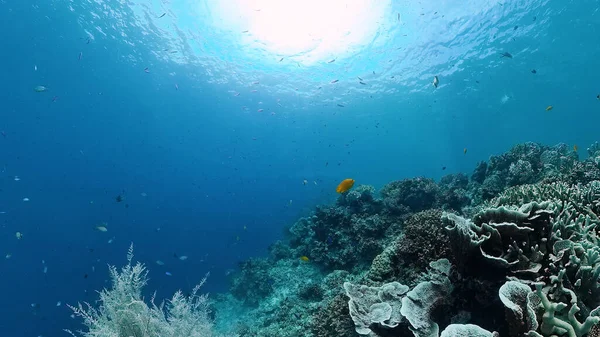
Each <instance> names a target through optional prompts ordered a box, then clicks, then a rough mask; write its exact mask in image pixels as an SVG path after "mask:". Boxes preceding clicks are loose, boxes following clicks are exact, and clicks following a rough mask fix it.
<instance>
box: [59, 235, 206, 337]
mask: <svg viewBox="0 0 600 337" xmlns="http://www.w3.org/2000/svg"><path fill="white" fill-rule="evenodd" d="M132 259H133V245H132V246H131V248H130V249H129V252H128V254H127V260H128V263H127V265H126V266H125V267H123V268H122V269H121V271H120V272H119V270H117V268H116V267H114V266H110V267H109V268H110V276H111V279H112V288H111V289H108V290H107V289H104V290H102V291H101V292H100V302H101V304H100V306H99V307H98V308H94V307H93V306H92V305H90V304H89V303H85V304H84V305H82V304H81V303H79V304H78V305H77V306H76V307H75V306H69V307H70V308H71V309H72V310H73V312H74V313H75V315H77V316H80V317H82V318H83V323H84V325H85V326H86V327H87V329H88V331H79V334H80V335H81V336H84V337H164V336H177V337H211V336H213V334H212V321H211V320H210V318H209V314H208V313H209V311H208V300H207V297H206V295H199V294H198V291H199V290H200V287H201V286H202V284H204V282H205V280H206V277H205V278H204V279H203V280H202V281H201V282H200V284H199V285H197V286H196V287H195V288H194V289H193V290H192V292H191V294H190V295H189V296H185V295H183V293H182V292H181V291H178V292H176V293H175V294H174V295H173V298H172V299H171V300H169V301H168V303H167V305H166V306H165V305H164V303H161V304H160V305H156V304H155V303H154V296H153V297H152V299H151V300H150V303H149V305H148V304H147V303H146V302H145V301H144V299H143V298H142V288H143V287H144V286H145V285H146V283H147V281H148V279H147V274H148V272H147V270H146V268H145V266H144V265H143V264H141V263H139V262H138V263H137V264H135V265H133V266H132V264H131V260H132ZM165 307H166V308H165ZM67 332H69V333H70V334H71V335H73V336H75V334H74V333H73V332H71V331H68V330H67Z"/></svg>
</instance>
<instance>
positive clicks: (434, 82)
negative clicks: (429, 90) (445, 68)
mask: <svg viewBox="0 0 600 337" xmlns="http://www.w3.org/2000/svg"><path fill="white" fill-rule="evenodd" d="M432 84H433V86H434V87H436V88H437V87H438V85H439V84H440V79H439V78H438V77H437V76H433V83H432Z"/></svg>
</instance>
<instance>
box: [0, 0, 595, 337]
mask: <svg viewBox="0 0 600 337" xmlns="http://www.w3.org/2000/svg"><path fill="white" fill-rule="evenodd" d="M284 3H287V4H288V5H289V6H292V4H293V5H294V6H299V5H298V4H297V3H296V4H294V3H293V2H289V1H285V2H284ZM317 3H318V2H314V1H309V2H308V4H306V5H305V7H306V6H309V5H310V6H314V8H309V9H310V10H311V11H312V12H313V13H320V12H322V11H325V9H324V8H321V7H319V6H318V5H317ZM357 4H360V5H357ZM363 4H364V5H365V6H367V7H366V8H373V10H372V11H365V10H363V11H362V12H361V14H360V15H359V16H353V15H352V13H349V12H348V11H349V9H348V8H351V9H352V8H354V7H356V6H361V5H363ZM245 5H248V8H254V11H252V10H251V11H250V12H242V10H243V9H244V8H246V7H244V6H245ZM322 6H323V5H322ZM327 6H328V9H327V10H331V9H332V8H333V11H332V12H331V13H330V14H329V16H324V17H321V16H318V15H315V16H308V17H306V18H305V20H304V21H302V19H303V18H302V17H300V18H299V19H298V20H299V21H300V24H301V25H300V26H299V27H297V28H296V30H295V31H292V30H290V31H289V33H288V34H292V33H291V32H295V33H296V34H302V33H301V32H302V29H303V28H306V29H307V30H308V29H311V27H313V31H312V35H311V38H310V39H308V40H307V41H309V42H307V43H305V44H301V45H298V44H297V45H295V44H294V43H295V42H298V41H299V40H301V38H300V37H298V36H290V37H289V38H286V37H285V36H284V37H283V39H281V36H279V37H278V38H279V40H277V43H275V42H273V41H271V40H268V37H265V36H266V35H265V34H269V33H270V32H273V31H275V32H277V31H278V30H281V31H283V32H286V31H287V30H286V29H283V28H284V27H285V28H289V27H288V25H290V26H291V25H294V24H296V25H298V22H289V20H291V17H293V15H292V16H290V18H288V19H286V20H288V21H286V20H282V21H273V22H275V23H277V22H279V24H280V25H282V26H281V27H279V28H278V27H277V26H272V27H270V26H266V27H265V26H262V27H259V26H257V25H259V24H260V23H264V22H270V21H269V19H268V17H262V18H261V17H256V16H257V15H265V16H273V15H282V14H281V13H279V14H277V13H276V12H274V11H271V12H269V8H271V7H273V8H274V7H276V6H275V5H273V4H272V3H271V4H269V1H255V2H254V3H253V2H252V1H241V0H240V1H236V0H231V1H217V0H198V1H166V0H163V1H162V2H161V1H151V0H140V1H129V0H122V1H117V0H108V1H103V0H96V1H76V0H71V1H68V0H53V1H52V0H47V1H25V0H24V1H17V0H0V23H1V24H0V27H1V28H2V29H1V33H0V46H1V48H2V53H1V54H0V65H1V68H0V69H1V70H0V73H1V77H0V78H1V80H0V98H1V104H2V106H1V109H0V130H1V131H2V134H3V136H2V137H0V168H1V173H0V189H1V191H0V211H2V212H6V213H2V214H0V224H1V226H0V255H1V257H2V259H1V260H0V276H1V278H0V289H2V305H1V306H0V331H2V332H1V335H2V336H38V335H42V336H60V335H64V333H63V332H62V329H64V328H69V329H72V330H76V329H78V328H80V327H81V326H80V324H79V321H78V320H73V319H71V318H70V317H69V315H70V314H71V312H70V310H69V309H68V308H67V307H66V306H65V304H67V303H69V304H75V303H77V302H78V301H92V302H93V301H94V300H95V299H96V293H95V290H99V289H101V288H103V287H105V286H108V285H109V284H108V283H107V280H108V273H107V264H116V265H117V266H120V265H123V264H124V263H126V259H125V255H126V252H127V248H128V246H129V244H130V243H131V242H133V243H134V245H135V255H136V260H139V261H142V262H144V263H146V264H147V265H148V266H149V268H150V279H151V280H150V283H149V285H148V289H156V290H157V291H158V295H159V296H158V297H159V298H162V297H164V296H167V297H168V296H170V294H172V293H173V291H175V290H176V289H179V288H182V289H184V290H189V289H190V288H191V287H193V285H194V284H196V283H197V282H198V280H200V279H201V278H202V277H203V275H205V274H206V273H207V272H210V274H211V276H210V278H209V282H208V283H207V285H206V286H205V288H204V290H205V291H208V292H211V293H214V292H221V291H226V290H227V287H228V281H229V279H228V276H227V274H229V271H230V270H231V269H235V268H236V267H237V263H238V262H239V261H243V260H245V259H247V258H249V257H253V256H262V255H265V254H266V252H267V247H268V246H269V245H270V244H272V243H273V242H275V241H276V240H277V239H280V238H282V237H283V235H284V229H285V226H286V225H289V224H291V223H293V222H294V221H295V220H296V219H298V218H299V217H300V216H302V215H305V214H308V213H309V212H310V210H311V209H313V208H314V206H315V205H317V204H320V203H326V202H332V201H333V200H335V198H336V195H335V186H336V185H337V183H338V182H339V181H340V180H341V179H344V178H349V177H351V178H353V179H355V180H356V181H357V183H360V184H370V185H374V186H376V187H377V188H379V187H381V186H382V185H383V184H385V183H387V182H389V181H391V180H397V179H402V178H406V177H413V176H427V177H432V178H436V179H438V178H440V177H441V176H442V174H447V173H455V172H465V173H470V172H471V171H472V169H473V168H474V167H475V165H476V163H477V162H478V161H481V160H486V159H487V158H488V157H489V156H490V155H493V154H497V153H501V152H504V151H506V150H508V149H509V148H510V147H511V146H512V145H514V144H516V143H521V142H525V141H534V142H541V143H544V144H548V145H552V144H555V143H559V142H564V143H568V144H580V145H579V146H580V147H585V146H587V145H589V144H591V143H593V142H594V141H597V140H598V132H597V130H598V125H600V124H599V123H600V100H598V99H596V95H598V94H600V84H599V83H598V78H600V61H599V58H598V56H599V55H600V44H599V43H598V37H599V36H600V11H599V7H600V1H597V0H579V1H537V0H520V1H516V0H511V1H502V2H499V1H485V0H477V1H475V0H471V1H458V0H447V1H431V2H430V3H427V4H425V3H418V4H415V2H414V1H377V0H373V1H367V0H364V1H357V2H353V1H332V2H331V4H328V5H327ZM349 6H350V7H349ZM259 7H260V8H259ZM257 9H260V11H259V10H257ZM163 13H164V14H165V15H164V16H162V17H160V16H161V15H162V14H163ZM224 13H225V14H224ZM398 13H401V15H400V16H398ZM289 14H290V13H289V12H288V13H286V15H288V16H289ZM315 17H316V18H315ZM224 18H225V19H224ZM249 18H250V19H252V20H254V21H252V22H254V23H253V25H250V24H249V23H248V22H249V21H247V20H250V19H249ZM227 20H230V21H227ZM311 20H312V21H311ZM317 20H320V21H318V22H317ZM288 22H289V23H288ZM328 24H329V26H328ZM303 25H304V26H303ZM335 25H341V26H340V27H342V28H339V27H338V28H336V26H335ZM249 27H250V28H249ZM314 27H317V28H314ZM254 29H256V30H261V34H262V35H260V36H256V35H253V30H254ZM245 30H249V31H248V32H245V33H244V31H245ZM298 32H300V33H298ZM320 33H323V36H322V37H321V38H318V34H320ZM336 34H337V35H336ZM353 34H354V35H353ZM361 34H362V35H364V36H363V37H362V38H361V39H357V38H356V36H359V37H360V36H362V35H361ZM299 36H300V35H299ZM302 36H304V35H302ZM315 36H317V37H315ZM304 37H306V36H304ZM265 39H266V40H265ZM319 39H320V40H319ZM503 52H509V53H510V54H512V56H513V57H512V58H501V57H500V53H503ZM334 59H335V61H334V62H330V61H332V60H334ZM280 60H281V61H280ZM146 68H147V71H145V69H146ZM533 69H535V70H536V73H535V74H534V73H532V70H533ZM436 75H437V76H438V77H439V79H440V85H439V87H438V88H437V89H436V88H434V87H433V86H432V84H431V82H432V80H433V77H434V76H436ZM358 77H360V78H361V79H362V82H363V83H366V84H365V85H363V84H360V83H359V79H358ZM336 79H337V80H339V82H337V83H330V82H331V81H333V80H336ZM255 82H258V83H255ZM253 83H254V84H253ZM39 85H43V86H45V87H47V89H48V90H47V91H45V92H35V91H34V88H35V87H36V86H39ZM319 87H320V88H319ZM252 90H256V92H252ZM238 94H239V95H238ZM259 102H262V103H259ZM338 104H339V105H343V107H340V106H338ZM549 105H552V106H553V109H552V110H550V111H546V107H547V106H549ZM259 109H263V111H261V112H259V111H258V110H259ZM464 149H467V153H466V154H465V153H464ZM443 166H445V167H447V170H445V171H442V170H441V167H443ZM304 180H306V181H307V184H304V183H303V182H304ZM119 195H122V196H124V200H123V201H121V202H117V200H116V197H117V196H119ZM24 198H28V199H29V201H24ZM103 222H106V223H107V228H108V231H107V232H100V231H97V230H95V227H96V226H98V225H100V224H101V223H103ZM16 232H21V233H22V234H23V237H22V239H20V240H19V239H17V238H16ZM111 238H112V240H111ZM109 240H110V241H111V243H109ZM6 254H10V255H11V256H10V258H4V255H6ZM174 254H176V255H177V256H181V255H186V256H189V258H188V259H187V260H185V261H181V260H179V259H178V258H176V257H175V256H174ZM156 260H162V261H163V262H164V263H165V265H164V266H159V265H157V264H156V263H155V261H156ZM42 261H43V262H42ZM44 267H46V268H47V272H44ZM167 271H168V272H170V273H172V276H167V275H166V274H165V272H167ZM58 301H60V302H61V304H60V306H57V302H58Z"/></svg>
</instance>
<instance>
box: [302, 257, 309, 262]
mask: <svg viewBox="0 0 600 337" xmlns="http://www.w3.org/2000/svg"><path fill="white" fill-rule="evenodd" d="M300 260H302V261H304V262H308V260H309V259H308V256H305V255H302V256H300Z"/></svg>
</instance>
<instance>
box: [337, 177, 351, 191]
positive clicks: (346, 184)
mask: <svg viewBox="0 0 600 337" xmlns="http://www.w3.org/2000/svg"><path fill="white" fill-rule="evenodd" d="M352 186H354V179H344V180H342V182H341V183H340V184H339V185H338V187H337V188H336V189H335V191H336V192H338V193H344V192H347V191H348V190H349V189H351V188H352Z"/></svg>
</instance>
